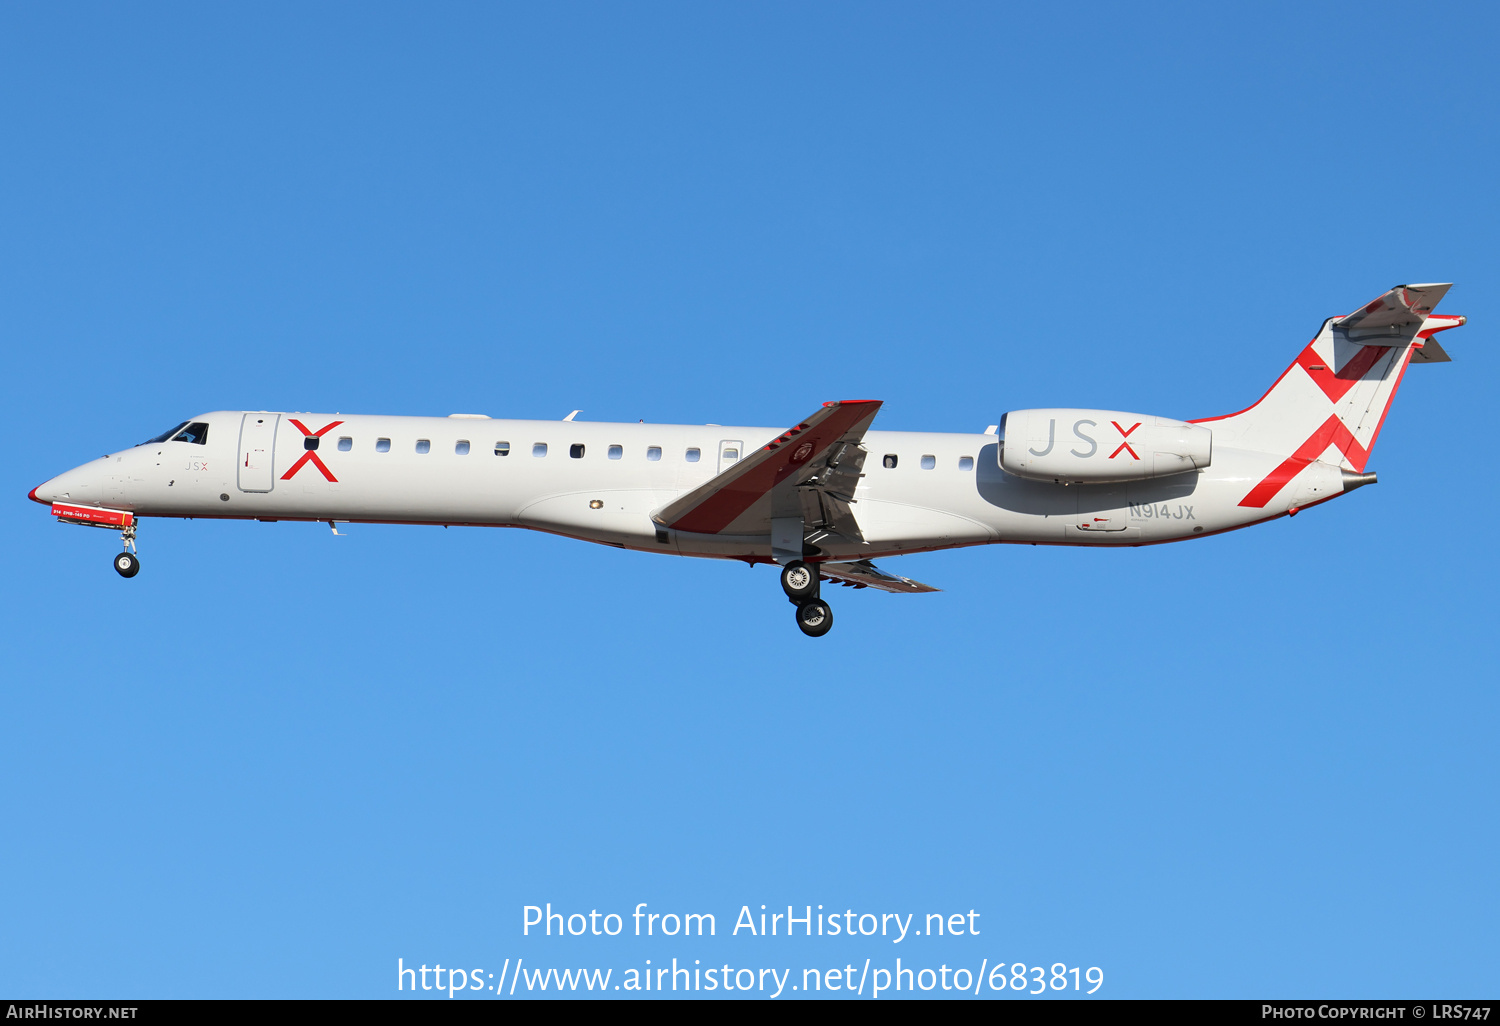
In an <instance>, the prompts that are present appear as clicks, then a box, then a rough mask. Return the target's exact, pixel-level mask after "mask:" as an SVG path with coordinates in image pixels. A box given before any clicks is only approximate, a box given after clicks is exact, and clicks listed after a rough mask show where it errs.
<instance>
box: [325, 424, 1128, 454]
mask: <svg viewBox="0 0 1500 1026" xmlns="http://www.w3.org/2000/svg"><path fill="white" fill-rule="evenodd" d="M1110 423H1111V424H1113V425H1114V426H1115V430H1116V431H1118V432H1120V437H1121V438H1129V437H1130V431H1134V430H1135V429H1136V428H1138V427H1140V426H1141V422H1140V421H1137V422H1136V423H1134V424H1132V425H1130V431H1126V430H1125V429H1124V428H1122V427H1121V426H1120V423H1119V421H1114V420H1112V421H1110ZM325 430H326V429H325ZM1122 452H1128V453H1130V458H1131V459H1133V460H1138V459H1140V457H1139V456H1137V455H1136V454H1135V450H1134V449H1132V448H1131V447H1130V443H1129V442H1121V443H1120V447H1119V448H1118V449H1116V450H1115V451H1114V452H1112V453H1110V454H1109V458H1110V459H1114V458H1115V457H1116V456H1118V455H1120V453H1122Z"/></svg>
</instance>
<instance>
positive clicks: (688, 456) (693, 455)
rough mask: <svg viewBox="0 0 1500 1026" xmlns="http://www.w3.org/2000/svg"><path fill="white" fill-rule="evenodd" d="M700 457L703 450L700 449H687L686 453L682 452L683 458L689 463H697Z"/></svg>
mask: <svg viewBox="0 0 1500 1026" xmlns="http://www.w3.org/2000/svg"><path fill="white" fill-rule="evenodd" d="M702 458H703V452H702V450H700V449H689V450H688V451H687V452H686V453H684V454H683V459H685V460H687V461H688V462H689V463H697V462H698V461H699V460H700V459H702Z"/></svg>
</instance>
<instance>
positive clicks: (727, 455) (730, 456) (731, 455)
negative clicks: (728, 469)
mask: <svg viewBox="0 0 1500 1026" xmlns="http://www.w3.org/2000/svg"><path fill="white" fill-rule="evenodd" d="M739 458H740V451H739V450H738V449H725V450H724V462H725V463H733V462H734V461H735V460H737V459H739Z"/></svg>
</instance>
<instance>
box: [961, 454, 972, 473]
mask: <svg viewBox="0 0 1500 1026" xmlns="http://www.w3.org/2000/svg"><path fill="white" fill-rule="evenodd" d="M958 469H959V470H973V469H974V457H972V456H960V457H959V458H958Z"/></svg>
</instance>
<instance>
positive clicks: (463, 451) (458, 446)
mask: <svg viewBox="0 0 1500 1026" xmlns="http://www.w3.org/2000/svg"><path fill="white" fill-rule="evenodd" d="M453 454H454V455H455V456H467V455H469V443H468V442H466V441H460V442H455V443H454V445H453Z"/></svg>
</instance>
